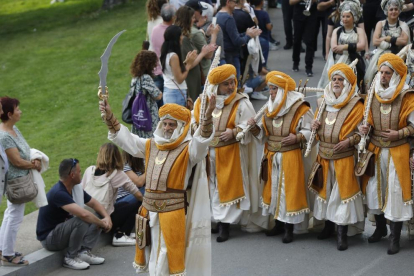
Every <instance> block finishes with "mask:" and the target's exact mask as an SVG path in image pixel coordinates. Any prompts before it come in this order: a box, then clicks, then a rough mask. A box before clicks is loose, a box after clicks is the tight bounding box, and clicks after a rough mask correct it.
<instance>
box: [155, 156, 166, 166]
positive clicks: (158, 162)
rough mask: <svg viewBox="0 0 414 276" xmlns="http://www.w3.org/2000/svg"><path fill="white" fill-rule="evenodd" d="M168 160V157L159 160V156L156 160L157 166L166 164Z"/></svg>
mask: <svg viewBox="0 0 414 276" xmlns="http://www.w3.org/2000/svg"><path fill="white" fill-rule="evenodd" d="M166 159H167V158H166V157H164V159H161V160H160V159H159V158H158V156H157V157H156V158H155V164H157V165H161V164H163V163H164V162H165V160H166Z"/></svg>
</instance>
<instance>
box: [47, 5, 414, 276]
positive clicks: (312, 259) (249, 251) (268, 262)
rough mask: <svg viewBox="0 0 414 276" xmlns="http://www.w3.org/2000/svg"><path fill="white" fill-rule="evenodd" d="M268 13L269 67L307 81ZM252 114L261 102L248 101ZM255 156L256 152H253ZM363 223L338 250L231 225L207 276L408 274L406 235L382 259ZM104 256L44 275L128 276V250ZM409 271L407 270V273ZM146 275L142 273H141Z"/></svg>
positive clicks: (277, 18) (383, 249) (381, 248)
mask: <svg viewBox="0 0 414 276" xmlns="http://www.w3.org/2000/svg"><path fill="white" fill-rule="evenodd" d="M269 14H270V16H271V19H272V21H273V24H274V30H273V34H274V36H275V38H276V39H277V40H280V41H281V45H280V46H279V47H280V48H279V50H277V51H271V52H270V55H269V62H268V64H269V67H270V69H272V70H279V71H283V72H285V73H287V74H289V75H291V76H292V77H293V78H294V80H295V81H296V82H297V84H298V83H299V80H300V79H302V80H303V82H304V81H305V80H306V79H307V77H306V74H305V68H304V54H302V56H301V59H302V62H301V64H300V67H299V68H300V71H299V72H296V73H295V72H293V71H292V57H291V56H292V50H283V45H284V44H285V37H284V34H283V21H282V11H281V9H270V10H269ZM320 41H321V40H320V37H319V45H318V51H317V52H315V61H314V69H313V73H314V77H312V78H309V82H308V87H316V85H317V83H318V80H319V76H320V74H321V72H322V70H323V66H324V60H323V58H322V53H321V43H320ZM306 98H307V100H308V101H309V102H310V103H311V105H312V107H313V109H314V108H315V103H316V96H315V93H307V94H306ZM252 102H253V104H254V106H255V109H256V110H258V109H259V108H260V107H261V106H263V104H264V103H265V101H257V100H252ZM258 151H259V152H260V149H259V150H258ZM371 224H372V223H371V222H368V220H367V221H366V231H365V232H364V234H361V235H357V236H354V237H350V238H349V249H348V250H346V251H343V252H340V251H338V250H337V249H336V240H335V237H332V238H331V239H328V240H324V241H319V240H317V239H316V236H317V233H316V232H310V233H308V234H302V235H295V238H294V241H293V243H290V244H283V243H282V241H281V237H280V236H277V237H266V236H265V234H264V233H254V234H250V233H245V232H242V231H241V230H240V228H239V227H238V226H232V228H231V232H230V239H229V240H228V241H227V242H225V243H220V244H219V243H217V242H216V241H215V239H216V235H212V238H211V243H212V254H213V263H212V275H214V276H234V275H238V276H248V275H254V276H267V275H281V276H284V275H286V276H296V275H298V276H299V275H307V276H313V275H315V276H325V275H326V276H328V275H329V276H340V275H355V276H360V275H361V276H362V275H376V276H380V275H395V276H396V275H414V269H413V267H412V260H413V257H412V256H414V242H412V241H409V240H408V236H407V232H403V233H402V239H401V246H402V248H401V251H400V253H399V254H397V255H393V256H389V255H387V246H388V241H387V239H383V240H382V241H381V242H379V243H376V244H368V242H367V238H368V237H369V236H370V235H371V234H372V232H373V230H374V228H373V227H372V225H371ZM95 254H97V255H100V256H103V257H105V258H106V262H105V264H103V265H99V266H92V267H91V268H90V269H88V270H86V271H73V270H70V269H66V268H61V269H60V270H58V271H55V272H53V273H52V274H50V275H59V276H73V275H79V276H83V275H85V276H89V275H100V276H109V275H117V276H123V275H134V274H135V271H134V269H133V267H132V262H133V259H134V255H135V248H134V247H113V246H111V245H108V246H106V247H103V248H101V249H99V250H97V251H96V252H95ZM412 269H413V270H412ZM141 275H148V274H141ZM189 276H196V275H189Z"/></svg>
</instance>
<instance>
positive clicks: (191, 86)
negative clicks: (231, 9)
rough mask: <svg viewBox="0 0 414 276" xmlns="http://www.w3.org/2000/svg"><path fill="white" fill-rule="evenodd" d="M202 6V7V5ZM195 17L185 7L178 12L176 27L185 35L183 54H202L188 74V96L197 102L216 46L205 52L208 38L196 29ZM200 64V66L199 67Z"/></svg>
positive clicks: (192, 12)
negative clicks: (193, 52)
mask: <svg viewBox="0 0 414 276" xmlns="http://www.w3.org/2000/svg"><path fill="white" fill-rule="evenodd" d="M200 6H201V5H200ZM194 23H195V16H194V10H193V9H192V8H191V7H189V6H183V7H181V8H179V9H178V11H177V20H176V21H175V25H177V26H179V27H181V30H182V33H183V36H184V37H183V41H182V45H181V53H182V55H183V56H186V55H187V53H189V52H191V51H193V50H196V51H197V53H200V55H199V58H198V59H196V62H195V63H194V64H193V68H192V69H191V70H190V72H188V76H187V78H186V83H187V87H188V91H187V92H188V96H189V97H190V98H191V99H193V101H195V100H196V99H197V97H198V95H200V94H201V92H202V91H201V86H202V85H204V81H205V78H206V77H207V76H206V74H204V71H207V72H208V69H210V66H211V58H212V57H213V54H214V50H215V46H214V45H209V47H206V48H205V50H204V51H203V47H204V46H207V41H206V38H205V36H204V34H203V32H202V31H200V30H198V29H197V28H195V27H194ZM199 63H200V65H198V64H199Z"/></svg>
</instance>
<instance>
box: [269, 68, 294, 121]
mask: <svg viewBox="0 0 414 276" xmlns="http://www.w3.org/2000/svg"><path fill="white" fill-rule="evenodd" d="M266 83H267V84H268V85H269V84H270V85H276V86H278V87H280V88H282V89H284V91H283V98H282V101H281V102H280V104H279V105H278V106H277V107H276V108H275V110H274V111H273V112H272V113H269V111H268V110H267V111H266V116H267V117H269V118H274V117H275V116H276V115H277V114H278V113H279V111H280V109H281V108H282V106H283V105H284V104H285V102H286V98H287V94H288V92H289V91H292V90H295V88H296V82H295V81H294V80H293V79H292V78H291V77H290V76H289V75H287V74H285V73H283V72H279V71H271V72H269V73H267V75H266Z"/></svg>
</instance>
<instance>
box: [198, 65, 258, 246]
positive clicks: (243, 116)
mask: <svg viewBox="0 0 414 276" xmlns="http://www.w3.org/2000/svg"><path fill="white" fill-rule="evenodd" d="M208 80H209V83H210V85H211V87H209V88H208V89H207V91H208V92H209V93H210V95H213V94H217V98H216V104H215V110H214V112H213V121H214V127H215V136H214V139H213V141H212V142H211V143H210V148H209V161H210V162H209V167H210V170H209V186H210V198H211V206H212V213H213V214H212V216H213V221H216V222H218V223H217V224H218V229H213V230H212V232H213V233H217V232H219V236H218V237H217V242H224V241H226V240H227V239H228V238H229V227H230V224H238V223H240V224H242V225H246V224H247V223H248V222H250V223H251V222H252V221H253V222H255V223H256V224H260V222H258V221H256V220H254V218H253V217H252V216H251V215H252V214H254V213H257V212H258V207H259V192H258V189H259V187H258V178H257V175H258V173H257V163H256V147H255V143H254V141H253V140H252V137H251V135H250V134H248V135H246V136H245V137H244V138H243V139H242V140H241V141H240V142H238V141H237V140H236V135H237V133H238V132H240V131H242V130H243V129H244V128H246V127H247V120H248V119H249V118H251V117H252V116H254V115H255V111H254V108H253V105H252V104H251V102H250V101H249V98H248V96H247V95H246V94H241V93H237V80H236V69H235V67H234V66H233V65H231V64H226V65H222V66H219V67H216V68H214V69H213V70H212V71H211V72H210V73H209V75H208ZM199 112H200V100H197V101H196V103H195V106H194V119H195V120H196V122H197V120H198V118H199ZM197 123H198V122H197ZM257 217H259V220H261V222H263V221H265V220H263V218H262V217H261V216H257ZM257 217H256V218H257ZM246 218H247V219H248V221H246V220H245V219H246ZM260 226H262V225H260Z"/></svg>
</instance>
